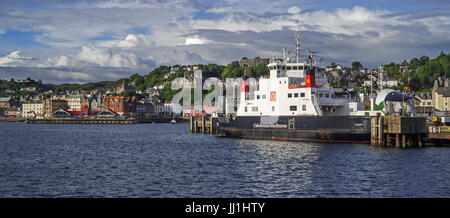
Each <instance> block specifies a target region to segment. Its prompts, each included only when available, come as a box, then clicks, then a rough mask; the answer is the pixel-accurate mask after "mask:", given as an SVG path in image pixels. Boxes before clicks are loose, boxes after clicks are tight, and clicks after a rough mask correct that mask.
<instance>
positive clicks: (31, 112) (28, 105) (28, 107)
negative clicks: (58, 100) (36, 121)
mask: <svg viewBox="0 0 450 218" xmlns="http://www.w3.org/2000/svg"><path fill="white" fill-rule="evenodd" d="M43 114H44V112H43V104H42V102H41V101H34V102H25V103H23V104H22V117H26V118H30V117H37V116H42V115H43Z"/></svg>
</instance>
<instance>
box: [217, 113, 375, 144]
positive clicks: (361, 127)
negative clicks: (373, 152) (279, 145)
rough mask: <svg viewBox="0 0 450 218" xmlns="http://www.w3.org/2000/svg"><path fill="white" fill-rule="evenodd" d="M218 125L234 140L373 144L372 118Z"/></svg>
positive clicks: (285, 119)
mask: <svg viewBox="0 0 450 218" xmlns="http://www.w3.org/2000/svg"><path fill="white" fill-rule="evenodd" d="M216 122H217V124H216V126H217V128H218V130H219V131H220V132H221V133H222V134H224V135H226V136H229V137H233V138H246V139H267V140H286V141H310V142H342V143H370V117H355V116H281V117H279V118H278V120H277V121H276V122H273V121H272V123H271V122H265V121H264V120H261V117H252V116H244V117H242V116H241V117H236V118H235V120H233V121H229V122H226V121H224V122H220V121H218V120H217V121H216Z"/></svg>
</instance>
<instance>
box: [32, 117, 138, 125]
mask: <svg viewBox="0 0 450 218" xmlns="http://www.w3.org/2000/svg"><path fill="white" fill-rule="evenodd" d="M26 123H30V124H135V123H137V121H136V120H134V119H107V118H105V119H28V120H27V121H26Z"/></svg>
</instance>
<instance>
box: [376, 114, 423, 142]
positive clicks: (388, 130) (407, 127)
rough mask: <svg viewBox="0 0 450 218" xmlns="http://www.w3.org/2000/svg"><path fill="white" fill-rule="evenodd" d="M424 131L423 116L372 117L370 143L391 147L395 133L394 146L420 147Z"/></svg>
mask: <svg viewBox="0 0 450 218" xmlns="http://www.w3.org/2000/svg"><path fill="white" fill-rule="evenodd" d="M426 133H427V128H426V125H425V118H424V117H405V116H393V115H387V116H384V117H383V116H377V117H372V120H371V144H372V145H373V146H379V147H391V146H392V137H393V136H394V135H395V147H396V148H400V147H402V148H408V147H416V146H417V147H422V146H423V142H422V140H423V137H422V136H423V135H424V134H426ZM400 137H401V139H400ZM400 140H401V142H400Z"/></svg>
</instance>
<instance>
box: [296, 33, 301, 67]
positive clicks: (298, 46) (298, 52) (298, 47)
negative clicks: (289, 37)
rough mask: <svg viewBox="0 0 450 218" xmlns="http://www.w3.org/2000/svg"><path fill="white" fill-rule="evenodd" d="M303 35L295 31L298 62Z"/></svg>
mask: <svg viewBox="0 0 450 218" xmlns="http://www.w3.org/2000/svg"><path fill="white" fill-rule="evenodd" d="M302 39H303V37H301V36H300V35H299V34H298V33H295V57H296V58H297V63H298V58H299V57H300V45H301V42H302Z"/></svg>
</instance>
